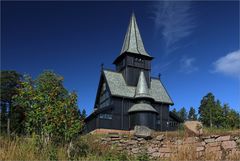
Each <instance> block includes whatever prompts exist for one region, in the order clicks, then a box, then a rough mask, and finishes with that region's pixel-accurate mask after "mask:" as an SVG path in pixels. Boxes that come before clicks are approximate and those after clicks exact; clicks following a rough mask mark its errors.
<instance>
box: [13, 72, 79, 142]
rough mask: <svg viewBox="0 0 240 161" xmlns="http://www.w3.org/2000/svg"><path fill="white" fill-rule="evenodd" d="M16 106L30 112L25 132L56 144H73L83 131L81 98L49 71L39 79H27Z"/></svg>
mask: <svg viewBox="0 0 240 161" xmlns="http://www.w3.org/2000/svg"><path fill="white" fill-rule="evenodd" d="M14 98H15V102H16V104H18V105H20V106H21V107H24V109H25V110H26V119H25V129H26V132H27V133H28V134H33V133H35V134H37V135H40V136H42V138H44V139H45V140H52V141H53V142H55V143H61V142H65V141H66V142H69V141H71V139H72V138H73V137H75V136H76V135H77V134H79V132H80V131H81V129H82V126H83V122H82V121H81V120H80V113H79V111H78V107H77V95H76V94H75V93H74V92H73V93H69V92H68V91H67V90H66V89H65V88H64V86H63V78H62V77H61V76H59V75H57V74H55V73H53V72H50V71H46V72H43V73H42V74H40V75H39V77H38V78H37V79H36V80H34V81H33V80H32V79H31V77H29V76H24V81H23V82H22V83H21V88H20V89H19V94H18V95H16V96H15V97H14Z"/></svg>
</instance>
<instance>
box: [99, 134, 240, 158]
mask: <svg viewBox="0 0 240 161" xmlns="http://www.w3.org/2000/svg"><path fill="white" fill-rule="evenodd" d="M100 142H101V144H107V145H109V146H115V147H116V149H117V150H119V151H123V150H125V151H126V152H127V153H128V154H130V155H139V154H146V155H148V156H149V157H150V158H152V159H161V158H165V159H167V158H174V157H175V159H176V160H178V159H179V160H180V158H181V155H182V156H184V157H185V159H186V158H188V159H197V160H203V159H208V160H229V159H231V156H235V157H239V158H240V148H239V147H240V136H231V135H225V136H219V135H211V136H203V137H182V138H180V137H168V136H166V135H163V134H162V135H158V136H156V137H153V138H152V139H148V140H146V139H143V138H138V137H135V136H130V135H118V134H109V135H106V137H102V138H101V140H100ZM179 157H180V158H179Z"/></svg>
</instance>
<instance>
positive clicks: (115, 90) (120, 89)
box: [103, 70, 173, 104]
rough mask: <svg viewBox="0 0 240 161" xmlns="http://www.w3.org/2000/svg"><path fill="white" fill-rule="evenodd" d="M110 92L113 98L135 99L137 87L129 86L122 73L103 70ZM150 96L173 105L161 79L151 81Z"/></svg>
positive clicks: (157, 100)
mask: <svg viewBox="0 0 240 161" xmlns="http://www.w3.org/2000/svg"><path fill="white" fill-rule="evenodd" d="M103 74H104V76H105V78H106V81H107V84H108V86H109V88H110V92H111V94H112V95H113V96H120V97H129V98H134V96H135V91H136V87H134V86H127V84H126V82H125V80H124V78H123V76H122V74H121V73H118V72H114V71H109V70H103ZM149 95H150V96H151V97H152V98H153V99H154V100H155V101H156V102H161V103H166V104H173V101H172V100H171V98H170V96H169V95H168V93H167V91H166V89H165V88H164V86H163V84H162V82H161V81H160V80H159V79H154V78H152V79H151V85H150V88H149Z"/></svg>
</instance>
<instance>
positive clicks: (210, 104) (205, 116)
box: [198, 93, 215, 127]
mask: <svg viewBox="0 0 240 161" xmlns="http://www.w3.org/2000/svg"><path fill="white" fill-rule="evenodd" d="M214 107H215V97H214V95H213V94H212V93H208V94H207V95H206V96H204V97H203V98H202V100H201V104H200V107H199V110H198V113H199V120H200V121H201V122H202V123H203V124H204V125H205V126H210V127H212V125H213V121H212V120H213V118H212V117H213V109H214Z"/></svg>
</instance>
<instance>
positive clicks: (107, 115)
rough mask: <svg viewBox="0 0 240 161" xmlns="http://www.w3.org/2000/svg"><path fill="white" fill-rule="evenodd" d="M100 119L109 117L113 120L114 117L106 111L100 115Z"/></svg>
mask: <svg viewBox="0 0 240 161" xmlns="http://www.w3.org/2000/svg"><path fill="white" fill-rule="evenodd" d="M99 118H100V119H107V120H111V119H112V115H111V114H106V113H101V114H100V115H99Z"/></svg>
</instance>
